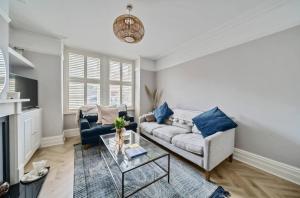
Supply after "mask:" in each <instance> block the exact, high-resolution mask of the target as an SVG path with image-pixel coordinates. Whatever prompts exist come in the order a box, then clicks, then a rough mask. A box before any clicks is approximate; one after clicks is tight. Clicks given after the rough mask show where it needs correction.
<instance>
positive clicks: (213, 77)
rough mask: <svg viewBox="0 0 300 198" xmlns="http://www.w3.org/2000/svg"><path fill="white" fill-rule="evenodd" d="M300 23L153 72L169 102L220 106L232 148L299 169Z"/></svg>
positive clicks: (202, 107)
mask: <svg viewBox="0 0 300 198" xmlns="http://www.w3.org/2000/svg"><path fill="white" fill-rule="evenodd" d="M299 35H300V26H297V27H295V28H292V29H289V30H286V31H284V32H280V33H277V34H274V35H270V36H267V37H264V38H261V39H259V40H256V41H252V42H249V43H246V44H243V45H240V46H237V47H233V48H230V49H227V50H224V51H221V52H218V53H215V54H212V55H208V56H205V57H203V58H198V59H195V60H193V61H189V62H186V63H183V64H180V65H177V66H175V67H172V68H169V69H165V70H162V71H159V72H157V86H158V88H160V89H163V91H164V95H163V98H164V99H165V100H166V101H167V102H168V103H170V105H171V106H177V107H182V108H188V109H197V110H207V109H209V108H212V107H214V106H219V107H220V108H221V109H222V110H224V112H225V113H227V114H228V115H231V116H234V117H235V118H236V119H237V121H238V125H239V126H238V128H237V134H236V147H237V148H240V149H243V150H246V151H249V152H252V153H256V154H259V155H261V156H264V157H268V158H271V159H273V160H276V161H280V162H284V163H286V164H290V165H293V166H296V167H300V155H299V151H300V134H299V130H300V78H299V76H300V36H299Z"/></svg>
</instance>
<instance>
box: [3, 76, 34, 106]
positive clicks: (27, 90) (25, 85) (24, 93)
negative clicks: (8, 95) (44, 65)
mask: <svg viewBox="0 0 300 198" xmlns="http://www.w3.org/2000/svg"><path fill="white" fill-rule="evenodd" d="M9 90H10V91H15V92H20V98H26V99H27V98H28V99H30V101H29V102H22V110H26V109H31V108H36V107H38V81H37V80H34V79H31V78H26V77H23V76H19V75H17V74H13V73H10V74H9Z"/></svg>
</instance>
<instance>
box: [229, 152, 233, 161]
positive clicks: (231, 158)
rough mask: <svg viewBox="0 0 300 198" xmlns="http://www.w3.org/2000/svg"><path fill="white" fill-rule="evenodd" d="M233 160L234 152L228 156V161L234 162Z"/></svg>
mask: <svg viewBox="0 0 300 198" xmlns="http://www.w3.org/2000/svg"><path fill="white" fill-rule="evenodd" d="M232 160H233V154H231V155H230V156H229V157H228V161H229V162H232Z"/></svg>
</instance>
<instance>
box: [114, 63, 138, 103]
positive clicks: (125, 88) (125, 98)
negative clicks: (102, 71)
mask: <svg viewBox="0 0 300 198" xmlns="http://www.w3.org/2000/svg"><path fill="white" fill-rule="evenodd" d="M109 70H110V72H109V79H110V91H109V93H110V94H109V103H110V105H119V104H126V105H127V106H128V107H129V108H130V107H133V68H132V64H130V63H123V62H118V61H112V60H111V61H109Z"/></svg>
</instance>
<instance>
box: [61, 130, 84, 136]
mask: <svg viewBox="0 0 300 198" xmlns="http://www.w3.org/2000/svg"><path fill="white" fill-rule="evenodd" d="M79 134H80V133H79V128H75V129H66V130H64V137H76V136H79Z"/></svg>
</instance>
